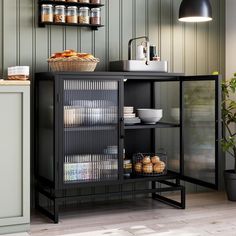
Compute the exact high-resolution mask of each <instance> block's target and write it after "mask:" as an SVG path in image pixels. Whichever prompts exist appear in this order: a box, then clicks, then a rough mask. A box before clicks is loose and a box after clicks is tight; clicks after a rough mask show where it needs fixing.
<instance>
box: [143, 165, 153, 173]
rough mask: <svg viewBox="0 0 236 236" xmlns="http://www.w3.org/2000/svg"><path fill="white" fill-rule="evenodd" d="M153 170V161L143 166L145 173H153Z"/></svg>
mask: <svg viewBox="0 0 236 236" xmlns="http://www.w3.org/2000/svg"><path fill="white" fill-rule="evenodd" d="M152 172H153V165H152V163H149V164H146V165H144V166H143V173H145V174H152Z"/></svg>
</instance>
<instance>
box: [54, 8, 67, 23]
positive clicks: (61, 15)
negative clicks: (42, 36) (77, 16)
mask: <svg viewBox="0 0 236 236" xmlns="http://www.w3.org/2000/svg"><path fill="white" fill-rule="evenodd" d="M65 9H66V7H65V6H63V5H58V6H55V11H54V22H56V23H65V22H66V14H65V12H66V11H65Z"/></svg>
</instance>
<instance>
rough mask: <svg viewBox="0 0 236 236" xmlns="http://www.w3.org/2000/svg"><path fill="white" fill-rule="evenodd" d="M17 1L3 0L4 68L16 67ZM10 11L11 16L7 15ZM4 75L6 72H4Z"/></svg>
mask: <svg viewBox="0 0 236 236" xmlns="http://www.w3.org/2000/svg"><path fill="white" fill-rule="evenodd" d="M17 1H19V0H12V1H9V0H3V17H4V21H3V35H2V37H3V43H4V47H3V48H4V49H3V57H4V68H7V67H8V66H11V65H17V62H18V61H17V60H18V51H17V50H18V48H17V45H18V42H17V39H18V35H17V33H18V32H17V25H18V24H17V22H18V21H17V20H18V19H17V14H16V13H17V11H18V8H17ZM9 10H10V11H12V13H13V14H9V12H8V11H9ZM4 72H5V73H6V71H4Z"/></svg>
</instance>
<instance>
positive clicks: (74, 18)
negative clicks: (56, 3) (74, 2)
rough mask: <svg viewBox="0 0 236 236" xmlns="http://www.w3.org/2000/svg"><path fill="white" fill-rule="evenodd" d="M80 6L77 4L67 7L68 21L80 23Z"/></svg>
mask: <svg viewBox="0 0 236 236" xmlns="http://www.w3.org/2000/svg"><path fill="white" fill-rule="evenodd" d="M77 12H78V8H77V7H76V6H69V7H67V14H66V22H67V23H71V24H76V23H78V15H77Z"/></svg>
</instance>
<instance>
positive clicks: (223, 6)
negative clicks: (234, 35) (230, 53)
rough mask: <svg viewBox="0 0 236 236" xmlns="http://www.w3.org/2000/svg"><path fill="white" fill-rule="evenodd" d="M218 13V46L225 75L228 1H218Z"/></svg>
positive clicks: (221, 68) (222, 70)
mask: <svg viewBox="0 0 236 236" xmlns="http://www.w3.org/2000/svg"><path fill="white" fill-rule="evenodd" d="M217 8H218V14H219V21H218V22H219V25H218V27H219V37H220V41H219V44H218V47H220V55H219V67H220V69H219V72H220V73H221V74H222V75H223V76H225V65H226V62H225V59H226V56H225V51H226V49H225V42H226V39H225V35H226V34H225V32H226V29H225V10H226V3H225V1H220V0H219V1H218V7H217Z"/></svg>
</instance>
